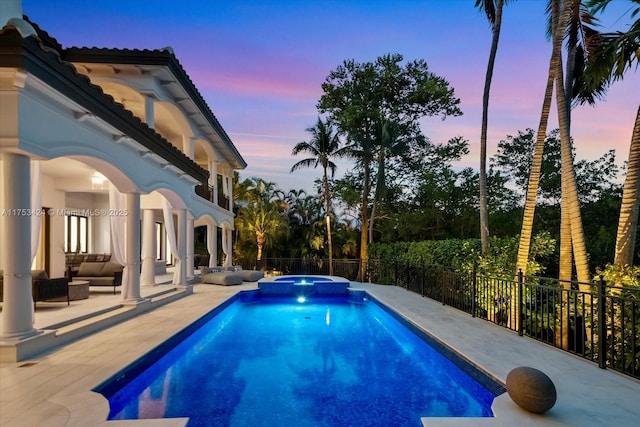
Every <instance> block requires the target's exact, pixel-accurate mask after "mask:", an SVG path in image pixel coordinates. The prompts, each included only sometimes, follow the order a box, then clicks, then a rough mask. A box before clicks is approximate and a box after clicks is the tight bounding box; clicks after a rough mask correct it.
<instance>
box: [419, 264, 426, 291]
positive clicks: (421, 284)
mask: <svg viewBox="0 0 640 427" xmlns="http://www.w3.org/2000/svg"><path fill="white" fill-rule="evenodd" d="M424 270H425V266H424V260H422V274H421V276H422V277H421V278H420V295H422V296H424Z"/></svg>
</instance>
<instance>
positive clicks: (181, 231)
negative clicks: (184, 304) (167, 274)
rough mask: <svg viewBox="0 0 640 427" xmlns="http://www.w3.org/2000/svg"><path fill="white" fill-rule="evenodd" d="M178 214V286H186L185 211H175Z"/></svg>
mask: <svg viewBox="0 0 640 427" xmlns="http://www.w3.org/2000/svg"><path fill="white" fill-rule="evenodd" d="M176 212H177V214H178V257H179V258H180V259H181V260H183V261H181V262H180V272H179V277H180V280H179V281H178V282H179V283H178V284H179V285H183V286H184V285H187V210H186V209H176Z"/></svg>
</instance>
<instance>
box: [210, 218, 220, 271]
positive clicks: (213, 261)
mask: <svg viewBox="0 0 640 427" xmlns="http://www.w3.org/2000/svg"><path fill="white" fill-rule="evenodd" d="M217 231H218V230H217V226H216V225H213V224H207V252H209V267H215V266H216V265H217V264H218V233H217Z"/></svg>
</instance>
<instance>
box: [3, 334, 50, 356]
mask: <svg viewBox="0 0 640 427" xmlns="http://www.w3.org/2000/svg"><path fill="white" fill-rule="evenodd" d="M35 331H36V334H35V335H31V336H28V337H23V338H2V339H0V362H1V363H15V362H19V361H21V360H24V359H27V358H30V357H32V356H34V355H36V354H38V353H42V352H44V351H46V350H49V349H50V348H51V347H52V346H53V345H54V341H55V338H56V331H50V330H45V331H41V330H37V329H35Z"/></svg>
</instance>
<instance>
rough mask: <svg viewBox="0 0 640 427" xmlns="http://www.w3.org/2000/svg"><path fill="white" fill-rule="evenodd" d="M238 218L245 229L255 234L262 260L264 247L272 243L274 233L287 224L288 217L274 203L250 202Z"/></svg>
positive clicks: (259, 257)
mask: <svg viewBox="0 0 640 427" xmlns="http://www.w3.org/2000/svg"><path fill="white" fill-rule="evenodd" d="M238 219H239V221H240V223H241V224H242V228H243V229H244V230H246V231H248V232H251V233H254V234H255V238H256V245H257V247H258V255H257V257H256V259H257V260H258V261H260V260H262V252H263V249H264V247H265V246H268V245H269V244H270V243H271V240H272V239H273V237H274V234H276V233H277V232H278V231H280V230H282V229H283V228H284V227H285V226H286V224H287V221H286V217H285V216H283V215H282V213H281V212H279V211H278V210H277V208H276V206H275V205H273V204H262V203H250V204H249V205H248V206H245V207H244V208H243V209H242V210H241V211H240V214H239V215H238Z"/></svg>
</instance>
